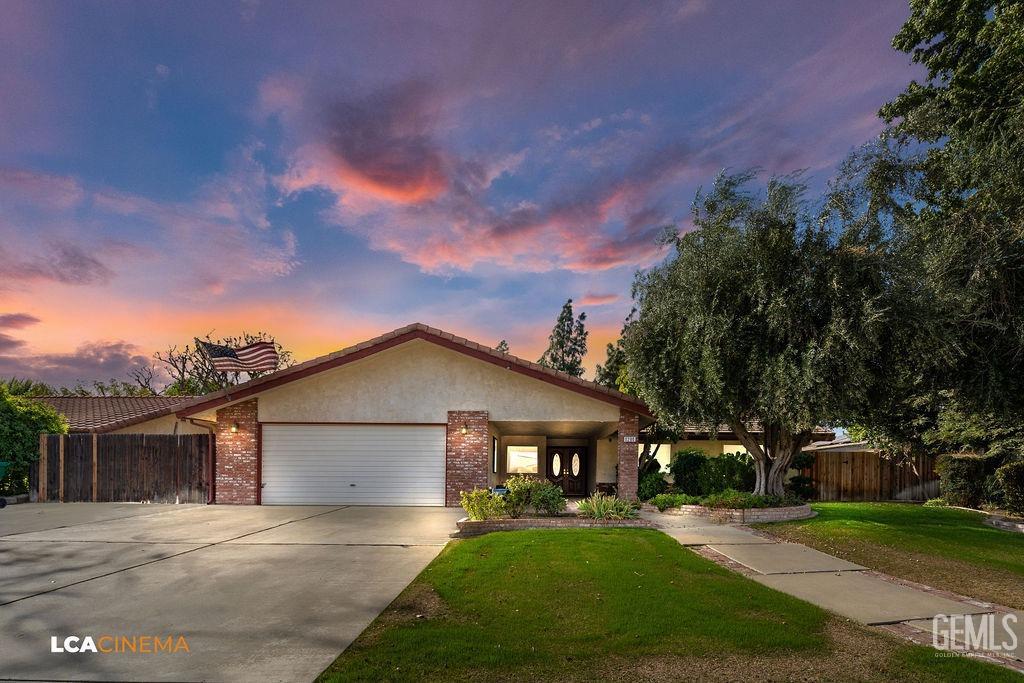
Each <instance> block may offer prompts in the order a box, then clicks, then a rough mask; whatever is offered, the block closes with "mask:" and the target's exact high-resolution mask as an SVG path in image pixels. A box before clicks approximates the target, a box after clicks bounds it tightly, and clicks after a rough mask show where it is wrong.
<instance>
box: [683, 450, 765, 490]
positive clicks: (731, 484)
mask: <svg viewBox="0 0 1024 683" xmlns="http://www.w3.org/2000/svg"><path fill="white" fill-rule="evenodd" d="M755 476H756V475H755V473H754V459H753V458H751V457H750V456H749V455H747V454H746V453H723V454H722V455H719V456H717V457H714V458H707V459H706V460H705V461H704V463H703V464H702V465H701V467H700V470H699V471H698V472H697V487H698V491H699V493H701V494H702V495H708V494H711V493H718V492H719V491H726V490H728V489H734V490H737V491H749V490H751V489H753V488H754V480H755Z"/></svg>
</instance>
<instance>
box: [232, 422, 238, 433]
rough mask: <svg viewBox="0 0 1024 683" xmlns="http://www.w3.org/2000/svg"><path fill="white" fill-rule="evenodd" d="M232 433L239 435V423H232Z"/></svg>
mask: <svg viewBox="0 0 1024 683" xmlns="http://www.w3.org/2000/svg"><path fill="white" fill-rule="evenodd" d="M231 433H232V434H237V433H238V423H237V422H232V423H231Z"/></svg>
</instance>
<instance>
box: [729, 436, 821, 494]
mask: <svg viewBox="0 0 1024 683" xmlns="http://www.w3.org/2000/svg"><path fill="white" fill-rule="evenodd" d="M730 426H731V427H732V428H733V432H735V434H736V437H737V438H738V439H739V441H740V443H742V444H743V447H744V448H746V449H747V451H748V452H749V453H750V455H751V457H752V458H753V459H754V474H755V479H754V494H756V495H760V496H781V495H783V494H784V493H785V488H784V483H785V479H786V472H787V471H789V464H790V463H791V462H792V461H793V458H794V457H796V455H797V454H798V453H800V451H801V450H802V449H803V447H804V446H806V445H807V444H809V443H810V442H811V432H810V431H804V432H798V433H796V434H794V433H793V432H790V431H788V430H786V429H785V428H783V427H781V426H779V425H764V426H763V436H762V438H761V441H760V442H758V440H757V439H756V438H754V436H753V435H752V434H751V433H750V432H749V431H747V427H746V425H745V424H743V422H742V421H741V420H739V419H738V418H737V419H735V420H734V421H732V423H731V424H730Z"/></svg>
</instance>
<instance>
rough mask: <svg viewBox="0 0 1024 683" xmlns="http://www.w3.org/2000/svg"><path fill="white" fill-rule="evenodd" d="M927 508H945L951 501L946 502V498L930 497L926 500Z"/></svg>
mask: <svg viewBox="0 0 1024 683" xmlns="http://www.w3.org/2000/svg"><path fill="white" fill-rule="evenodd" d="M924 506H925V507H926V508H944V507H948V506H949V503H947V502H946V499H945V498H929V499H928V500H926V501H925V502H924Z"/></svg>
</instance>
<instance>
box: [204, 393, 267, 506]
mask: <svg viewBox="0 0 1024 683" xmlns="http://www.w3.org/2000/svg"><path fill="white" fill-rule="evenodd" d="M257 400H258V399H255V398H254V399H251V400H249V401H243V402H242V403H236V404H235V405H233V406H228V407H227V408H221V409H220V410H218V411H217V459H216V462H217V471H216V478H217V488H216V498H215V500H214V502H216V503H221V504H227V505H255V504H256V502H257V498H256V492H257V490H258V487H259V481H257V477H258V473H259V470H260V468H259V458H260V453H259V436H258V434H259V424H258V414H257ZM233 425H238V431H235V432H233V431H231V428H232V426H233Z"/></svg>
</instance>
